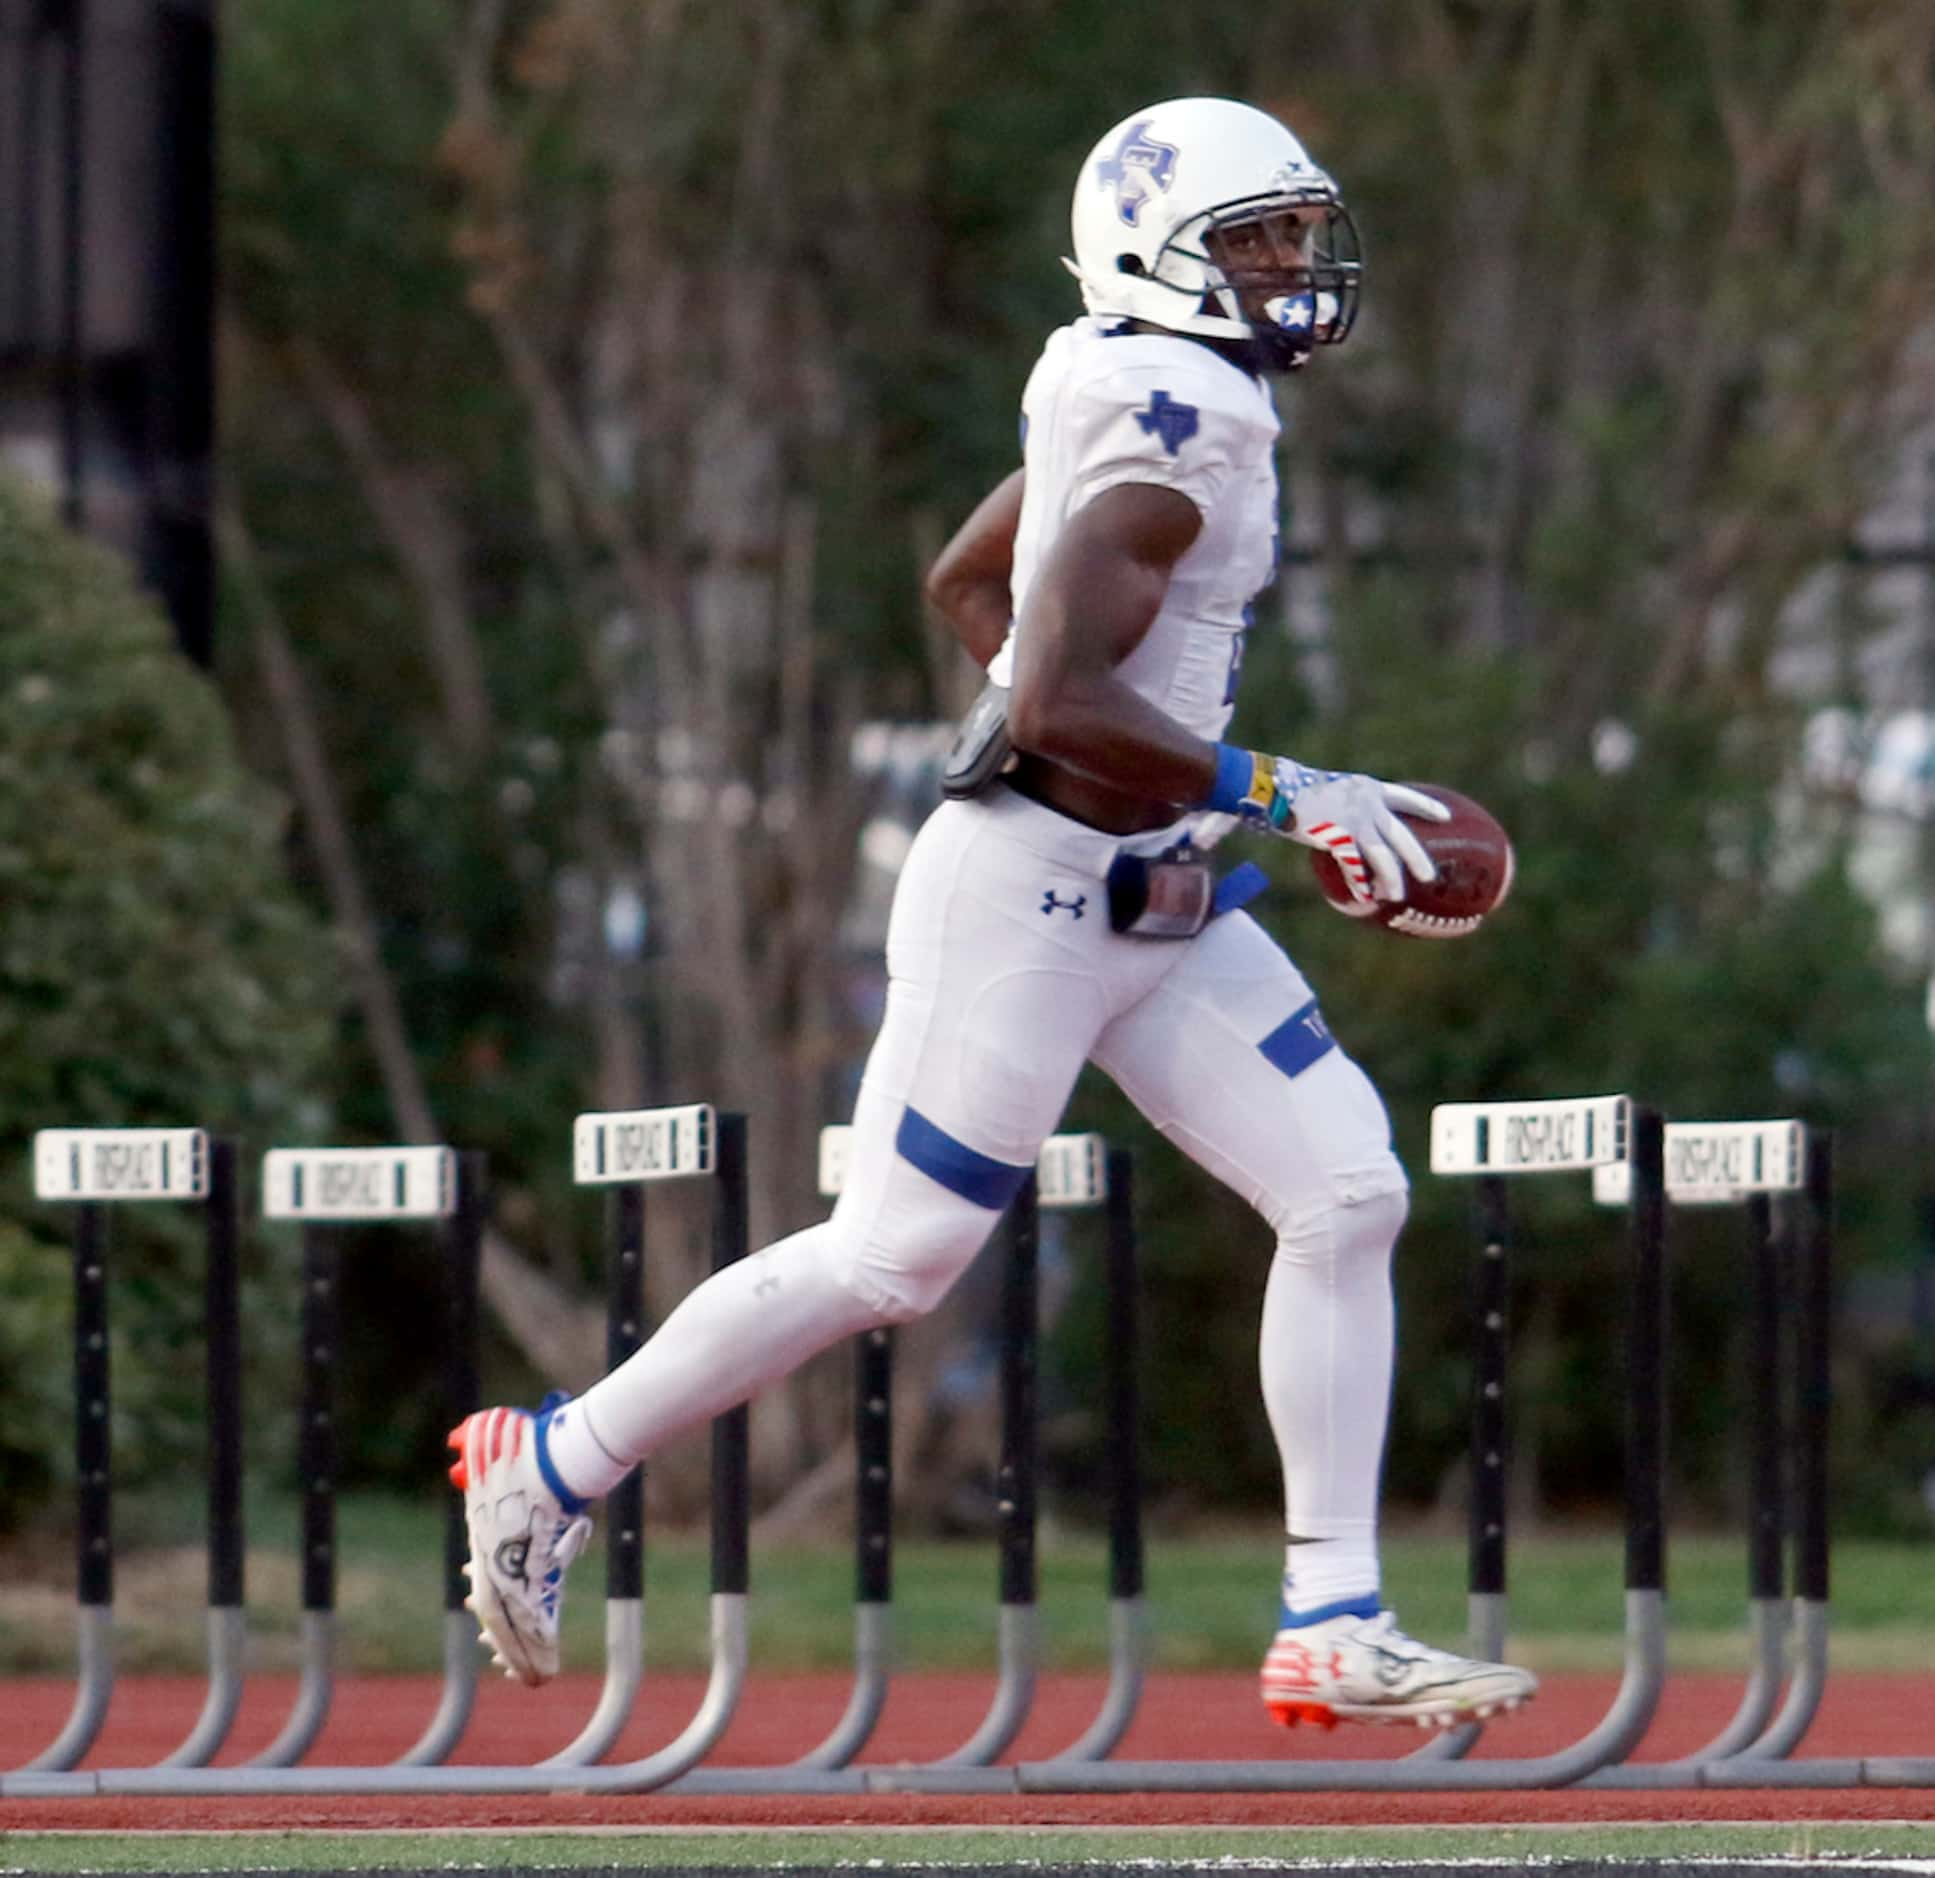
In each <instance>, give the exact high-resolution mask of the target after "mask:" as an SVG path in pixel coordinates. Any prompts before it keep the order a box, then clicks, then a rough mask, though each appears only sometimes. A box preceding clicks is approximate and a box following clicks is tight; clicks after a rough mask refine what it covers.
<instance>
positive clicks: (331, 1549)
mask: <svg viewBox="0 0 1935 1878" xmlns="http://www.w3.org/2000/svg"><path fill="white" fill-rule="evenodd" d="M487 1183H488V1169H487V1162H486V1159H485V1156H484V1155H482V1154H480V1153H476V1152H474V1151H473V1152H467V1153H461V1154H460V1153H459V1152H458V1151H457V1150H455V1149H454V1148H447V1147H434V1146H433V1147H376V1148H271V1149H270V1150H269V1152H268V1153H267V1154H266V1155H264V1156H263V1160H262V1214H263V1217H264V1218H265V1219H267V1220H270V1221H272V1222H282V1221H290V1220H293V1221H296V1222H298V1223H299V1224H300V1225H301V1228H302V1315H301V1323H300V1329H299V1333H298V1334H299V1335H300V1338H301V1344H302V1382H301V1398H300V1408H299V1414H300V1418H301V1419H300V1425H299V1428H298V1432H297V1450H296V1465H297V1472H298V1475H299V1479H300V1486H301V1492H302V1511H301V1534H302V1619H301V1664H302V1667H301V1675H300V1680H299V1681H298V1683H297V1686H296V1699H295V1702H294V1704H293V1705H292V1707H291V1709H290V1712H289V1716H288V1719H287V1720H286V1721H285V1722H284V1724H283V1726H282V1728H281V1730H280V1731H279V1732H278V1733H277V1735H276V1737H275V1739H274V1740H273V1741H271V1742H270V1744H269V1745H268V1746H267V1747H266V1748H264V1749H263V1750H262V1752H261V1753H260V1754H258V1755H256V1756H255V1758H254V1760H253V1761H252V1762H251V1763H250V1765H251V1766H254V1767H263V1768H276V1767H288V1766H291V1765H293V1764H294V1763H295V1762H296V1761H298V1760H300V1759H301V1758H302V1756H303V1755H304V1754H305V1753H307V1752H308V1750H309V1748H310V1746H311V1745H312V1744H313V1743H314V1741H315V1739H316V1736H317V1735H318V1734H320V1733H321V1731H322V1727H323V1723H324V1722H325V1721H326V1720H327V1719H328V1715H329V1707H330V1702H331V1699H332V1695H333V1692H334V1678H335V1668H334V1664H335V1650H336V1641H335V1639H336V1463H337V1452H336V1376H337V1371H338V1369H339V1367H340V1360H341V1347H342V1321H341V1311H340V1306H339V1301H338V1294H339V1289H340V1283H341V1274H340V1262H339V1255H338V1248H337V1245H336V1236H337V1234H338V1232H340V1230H341V1229H342V1228H343V1227H344V1226H350V1225H428V1226H430V1227H431V1229H432V1231H433V1233H434V1234H435V1237H436V1240H437V1248H438V1255H439V1263H440V1264H441V1266H442V1269H443V1275H444V1282H443V1287H442V1290H443V1298H444V1323H443V1326H442V1331H443V1338H442V1341H443V1355H442V1366H443V1397H444V1414H445V1415H446V1417H448V1419H449V1421H450V1422H451V1423H452V1424H453V1425H454V1424H455V1423H457V1422H459V1421H461V1420H462V1419H463V1418H464V1417H465V1416H466V1415H468V1414H469V1413H470V1412H471V1410H472V1409H474V1408H475V1407H476V1406H477V1284H478V1263H479V1259H480V1257H481V1255H482V1249H483V1237H484V1220H485V1217H486V1215H487V1212H488V1209H489V1197H488V1185H487ZM465 1545H466V1540H465V1535H464V1506H463V1496H462V1495H461V1494H457V1493H452V1494H450V1495H448V1496H447V1497H446V1500H445V1503H444V1521H443V1612H444V1616H443V1686H442V1691H441V1694H440V1696H439V1699H438V1703H437V1707H436V1710H435V1712H434V1713H433V1714H432V1715H431V1718H430V1720H429V1722H428V1723H427V1724H426V1726H425V1728H424V1731H423V1733H422V1734H421V1735H420V1736H419V1737H418V1739H417V1740H416V1742H415V1743H414V1744H413V1745H412V1746H411V1747H410V1748H409V1749H407V1750H406V1751H405V1753H404V1754H403V1755H402V1756H401V1757H400V1759H399V1761H398V1763H397V1764H398V1765H399V1766H408V1767H430V1766H435V1765H436V1764H437V1763H438V1762H440V1761H442V1760H443V1759H444V1757H445V1756H446V1755H448V1754H449V1753H450V1751H451V1750H452V1749H453V1748H454V1747H455V1746H456V1745H457V1743H458V1741H459V1740H460V1739H462V1736H463V1732H464V1729H465V1728H466V1727H467V1726H468V1725H469V1721H470V1711H471V1706H472V1703H473V1702H474V1700H475V1698H476V1690H477V1667H476V1661H475V1652H474V1651H473V1650H472V1649H471V1647H470V1643H471V1636H472V1631H471V1628H470V1623H469V1619H468V1617H467V1616H466V1614H465V1612H464V1608H463V1603H464V1595H465V1586H464V1578H463V1563H464V1557H465Z"/></svg>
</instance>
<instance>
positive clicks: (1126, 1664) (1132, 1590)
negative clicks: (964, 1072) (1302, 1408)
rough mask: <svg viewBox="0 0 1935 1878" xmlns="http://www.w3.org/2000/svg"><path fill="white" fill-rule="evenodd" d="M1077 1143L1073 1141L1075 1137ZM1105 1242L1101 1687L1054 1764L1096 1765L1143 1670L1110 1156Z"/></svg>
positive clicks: (1125, 1235)
mask: <svg viewBox="0 0 1935 1878" xmlns="http://www.w3.org/2000/svg"><path fill="white" fill-rule="evenodd" d="M1077 1139H1078V1140H1079V1139H1080V1137H1077ZM1103 1168H1104V1178H1105V1181H1106V1190H1105V1193H1104V1196H1103V1205H1104V1209H1105V1214H1104V1217H1105V1220H1106V1225H1107V1238H1106V1241H1105V1244H1104V1248H1103V1257H1104V1260H1105V1288H1106V1293H1107V1298H1106V1303H1105V1305H1104V1321H1105V1325H1106V1328H1105V1330H1104V1332H1103V1335H1104V1343H1103V1348H1102V1399H1103V1405H1104V1408H1103V1412H1104V1415H1105V1416H1106V1423H1107V1425H1106V1428H1105V1431H1104V1443H1105V1451H1106V1454H1107V1463H1106V1465H1107V1471H1108V1491H1109V1684H1108V1689H1107V1691H1106V1692H1105V1693H1104V1695H1103V1697H1102V1706H1101V1708H1100V1709H1099V1710H1098V1711H1097V1713H1096V1716H1095V1719H1094V1721H1092V1722H1091V1723H1090V1724H1089V1726H1088V1727H1087V1728H1086V1729H1085V1730H1084V1731H1083V1732H1082V1734H1081V1735H1079V1736H1078V1737H1077V1738H1076V1739H1075V1740H1074V1741H1073V1742H1071V1743H1070V1744H1069V1745H1068V1746H1067V1747H1066V1748H1064V1749H1063V1750H1062V1751H1061V1753H1059V1754H1058V1755H1056V1756H1054V1757H1053V1758H1054V1759H1055V1760H1056V1761H1099V1760H1104V1759H1106V1758H1107V1757H1108V1756H1109V1755H1110V1754H1111V1753H1113V1752H1114V1750H1115V1745H1116V1743H1117V1742H1118V1741H1120V1740H1121V1739H1122V1737H1123V1735H1124V1734H1126V1733H1127V1732H1128V1727H1129V1723H1130V1722H1131V1721H1132V1720H1133V1719H1134V1718H1135V1711H1136V1705H1137V1703H1138V1702H1139V1701H1140V1700H1141V1698H1142V1679H1143V1674H1144V1671H1145V1669H1146V1668H1147V1663H1148V1650H1149V1626H1148V1617H1147V1614H1146V1611H1145V1608H1144V1603H1143V1551H1142V1432H1141V1431H1142V1394H1141V1308H1140V1304H1141V1301H1140V1298H1139V1297H1138V1295H1137V1287H1138V1284H1139V1282H1140V1274H1139V1272H1138V1270H1137V1265H1138V1260H1137V1256H1136V1236H1135V1157H1134V1155H1132V1154H1131V1153H1130V1152H1129V1150H1128V1149H1127V1148H1110V1149H1109V1150H1108V1151H1107V1154H1106V1157H1105V1158H1104V1161H1103Z"/></svg>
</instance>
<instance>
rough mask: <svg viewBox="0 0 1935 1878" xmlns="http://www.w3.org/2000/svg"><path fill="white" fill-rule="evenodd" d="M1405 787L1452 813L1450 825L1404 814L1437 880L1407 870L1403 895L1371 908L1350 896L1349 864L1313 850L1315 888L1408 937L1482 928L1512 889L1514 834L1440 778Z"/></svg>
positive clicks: (1343, 909)
mask: <svg viewBox="0 0 1935 1878" xmlns="http://www.w3.org/2000/svg"><path fill="white" fill-rule="evenodd" d="M1405 787H1406V788H1408V789H1415V790H1417V791H1418V792H1419V793H1420V794H1421V795H1427V796H1432V797H1434V798H1435V799H1436V800H1438V801H1440V802H1442V803H1443V804H1444V805H1445V807H1446V808H1448V809H1449V810H1450V811H1451V820H1450V821H1448V822H1427V821H1424V820H1422V819H1420V818H1419V817H1417V816H1414V815H1407V816H1406V817H1405V818H1404V819H1405V820H1406V821H1407V822H1409V823H1410V825H1411V826H1412V828H1414V829H1415V830H1416V831H1417V836H1418V839H1419V841H1421V842H1422V843H1423V844H1424V851H1425V852H1426V853H1427V854H1428V855H1430V856H1431V859H1432V862H1433V864H1434V865H1435V866H1436V868H1437V870H1438V878H1437V879H1436V880H1433V881H1422V880H1414V879H1413V878H1412V877H1411V876H1410V875H1409V874H1408V873H1407V874H1406V875H1405V880H1404V885H1405V894H1406V897H1405V898H1404V899H1402V900H1382V901H1379V902H1378V903H1377V904H1376V905H1375V906H1366V905H1364V904H1363V902H1362V901H1359V900H1354V899H1352V898H1351V892H1350V889H1349V888H1348V887H1347V886H1345V885H1344V874H1343V869H1341V868H1340V867H1339V866H1338V865H1337V863H1336V862H1335V861H1334V860H1332V859H1331V857H1330V856H1329V855H1328V854H1326V853H1325V852H1324V851H1323V850H1322V849H1321V848H1317V849H1313V850H1312V851H1311V855H1310V865H1311V868H1312V871H1313V872H1315V874H1316V876H1317V885H1318V886H1319V887H1321V888H1322V889H1323V894H1324V898H1325V899H1326V900H1328V901H1329V902H1330V904H1331V905H1332V906H1334V907H1335V908H1336V909H1337V910H1338V912H1340V913H1348V914H1349V915H1350V917H1351V918H1352V919H1363V920H1369V921H1370V922H1371V923H1372V924H1373V925H1377V926H1382V927H1384V928H1385V929H1386V930H1387V931H1389V932H1395V933H1402V934H1403V935H1404V936H1405V937H1406V938H1407V939H1462V938H1463V937H1464V936H1465V935H1466V934H1467V933H1474V932H1476V931H1477V930H1478V928H1479V927H1480V926H1481V925H1483V924H1484V922H1485V918H1486V915H1487V914H1490V913H1495V912H1497V911H1498V909H1499V908H1500V907H1501V906H1502V905H1504V903H1505V896H1506V895H1507V894H1508V893H1510V892H1511V890H1512V870H1513V865H1514V863H1513V858H1512V840H1511V837H1510V836H1509V835H1508V834H1506V832H1505V830H1504V829H1503V828H1501V827H1500V826H1499V825H1498V820H1497V818H1496V817H1495V816H1494V815H1492V814H1491V813H1490V811H1489V810H1487V809H1483V808H1481V807H1480V806H1479V805H1478V804H1477V803H1476V802H1474V801H1473V800H1472V799H1471V797H1470V796H1463V795H1460V794H1459V793H1458V791H1457V790H1455V789H1446V788H1445V787H1443V786H1442V785H1441V784H1439V783H1415V782H1414V783H1407V784H1406V785H1405Z"/></svg>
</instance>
